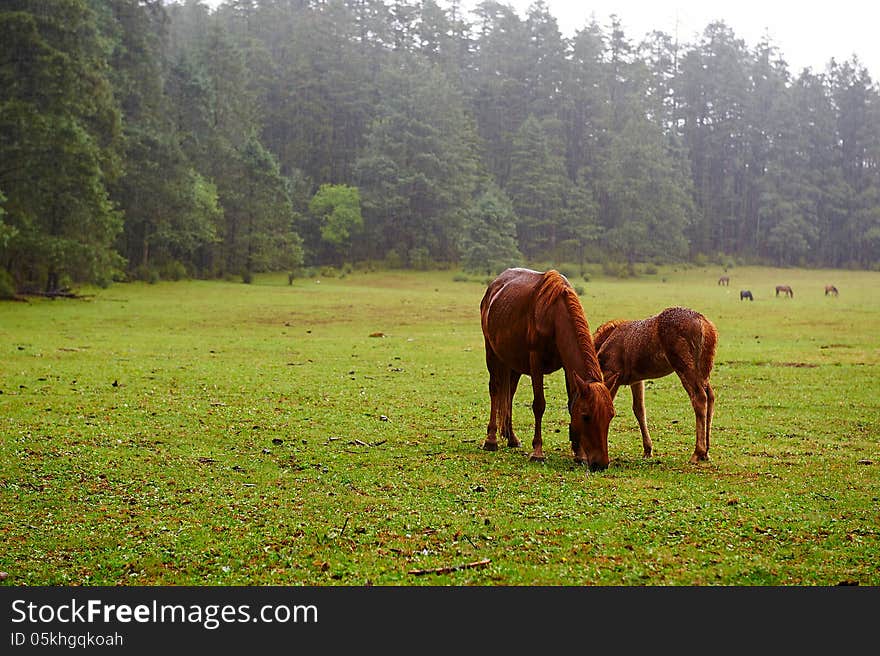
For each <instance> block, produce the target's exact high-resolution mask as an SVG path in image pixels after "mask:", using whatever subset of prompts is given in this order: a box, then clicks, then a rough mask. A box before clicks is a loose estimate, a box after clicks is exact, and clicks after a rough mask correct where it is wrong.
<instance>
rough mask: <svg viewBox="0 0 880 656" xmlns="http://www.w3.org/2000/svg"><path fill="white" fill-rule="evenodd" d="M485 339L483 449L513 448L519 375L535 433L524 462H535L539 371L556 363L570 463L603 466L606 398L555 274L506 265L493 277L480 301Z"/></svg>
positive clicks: (563, 283) (578, 310)
mask: <svg viewBox="0 0 880 656" xmlns="http://www.w3.org/2000/svg"><path fill="white" fill-rule="evenodd" d="M480 323H481V326H482V329H483V336H484V339H485V344H486V368H487V369H488V370H489V399H490V403H491V409H490V414H489V424H488V426H487V429H486V441H485V442H484V443H483V448H484V449H486V450H487V451H495V450H496V449H497V448H498V441H497V433H498V431H499V430H500V432H501V436H502V437H504V438H506V439H507V444H508V446H511V447H516V446H519V445H520V441H519V439H518V438H517V437H516V435H515V433H514V431H513V424H512V409H513V396H514V394H515V393H516V388H517V384H518V382H519V379H520V377H521V376H522V375H527V376H529V377H530V378H531V380H532V393H533V401H532V411H533V413H534V416H535V432H534V438H533V440H532V448H533V450H532V453H531V459H532V460H543V459H544V452H543V441H542V437H541V418H542V416H543V414H544V409H545V407H546V401H545V398H544V382H543V380H544V376H545V375H547V374H550V373H552V372H554V371H557V370H559V369H560V368H562V369H564V371H565V388H566V392H567V394H568V409H569V414H570V415H571V423H570V424H569V439H570V440H571V446H572V450H573V451H574V453H575V460H576V461H578V462H581V463H585V464H588V465H589V466H590V469H605V468H606V467H607V466H608V425H609V424H610V422H611V418H612V417H613V416H614V402H613V400H612V398H611V395H610V393H609V391H608V388H607V387H606V386H605V384H604V383H603V381H602V371H601V369H600V368H599V362H598V360H597V358H596V350H595V347H594V345H593V337H592V334H591V333H590V327H589V324H588V323H587V319H586V317H585V316H584V312H583V308H582V307H581V304H580V300H579V299H578V297H577V293H576V292H575V291H574V289H572V287H571V285H570V284H569V282H568V280H566V279H565V277H564V276H563V275H562V274H560V273H559V272H557V271H554V270H550V271H547V272H545V273H541V272H538V271H532V270H530V269H521V268H516V269H507V270H506V271H504V272H502V273H501V274H500V275H499V276H498V277H497V278H495V280H493V281H492V282H491V283H490V284H489V286H488V288H487V289H486V293H485V294H484V296H483V299H482V301H481V302H480Z"/></svg>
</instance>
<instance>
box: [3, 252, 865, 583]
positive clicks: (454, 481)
mask: <svg viewBox="0 0 880 656" xmlns="http://www.w3.org/2000/svg"><path fill="white" fill-rule="evenodd" d="M721 273H723V271H721V270H720V269H718V268H713V267H706V268H681V269H679V270H673V269H665V270H661V271H660V272H659V273H657V274H656V275H643V276H641V277H639V278H636V279H625V280H618V279H606V278H601V277H599V278H596V277H593V278H591V279H590V280H588V281H585V280H583V279H581V278H579V277H577V276H574V277H572V283H573V284H574V285H575V286H576V287H578V288H580V290H581V291H582V292H583V293H582V294H581V300H582V303H583V305H584V309H585V312H586V315H587V319H588V320H589V322H590V326H591V328H593V329H595V328H596V327H598V325H599V324H600V323H602V322H604V321H606V320H608V319H612V318H642V317H645V316H648V315H650V314H654V313H656V312H658V311H659V310H661V309H663V308H664V307H667V306H670V305H686V306H689V307H692V308H694V309H697V310H699V311H701V312H703V313H704V314H706V315H707V316H708V317H709V318H710V319H712V320H713V321H714V322H715V324H716V326H717V328H718V331H719V335H720V340H719V345H718V352H717V356H716V362H715V369H714V372H713V376H712V382H713V386H714V388H715V391H716V394H717V405H716V414H715V421H714V432H713V436H712V442H711V450H710V457H711V460H710V462H708V463H701V464H699V465H690V464H688V458H689V457H690V455H691V453H692V452H693V448H694V417H693V412H692V410H691V407H690V403H689V401H688V398H687V395H686V394H685V392H684V390H683V389H682V388H681V385H680V383H679V382H678V380H677V378H675V377H674V376H668V377H666V378H663V379H659V380H656V381H653V382H651V383H648V385H647V391H646V401H647V409H648V423H649V426H650V428H651V431H652V437H653V439H654V447H655V457H653V458H651V459H643V458H642V446H641V437H640V435H639V431H638V426H637V424H636V421H635V418H634V417H633V415H632V412H631V410H630V407H629V404H630V396H629V391H628V390H626V389H623V390H621V392H620V394H619V395H618V397H617V399H616V403H615V405H616V409H617V416H616V417H615V419H614V420H613V422H612V424H611V431H610V433H609V451H610V455H611V465H610V467H609V468H608V470H607V471H605V472H599V473H593V474H587V472H586V470H585V469H584V468H583V467H579V466H577V465H575V463H574V461H573V458H572V454H571V450H570V447H569V443H568V432H567V422H568V419H567V412H566V402H565V390H564V382H563V378H562V373H561V372H557V373H555V374H553V375H551V376H550V377H548V378H547V379H546V381H545V383H546V386H547V412H546V414H545V417H544V445H545V452H546V454H547V460H546V462H545V463H542V464H539V463H532V462H529V461H528V453H529V448H528V443H529V442H530V439H531V430H532V425H533V420H532V415H531V409H530V404H531V390H530V389H529V386H528V385H527V384H523V385H521V386H520V391H519V393H518V394H517V397H516V399H515V402H514V422H515V427H516V428H517V430H518V433H519V434H520V436H521V437H522V438H524V439H523V442H524V445H525V446H524V448H521V449H507V448H502V449H501V450H499V451H498V452H495V453H490V452H486V451H483V450H481V449H480V445H481V443H482V441H483V439H484V437H485V428H486V423H487V420H488V405H489V401H488V392H487V382H488V374H487V372H486V367H485V362H484V352H483V341H482V335H481V332H480V325H479V301H480V298H481V296H482V294H483V291H484V288H485V282H486V281H485V280H482V279H471V280H468V281H461V278H462V277H461V276H456V275H455V272H450V271H444V272H430V273H403V272H379V273H359V272H355V273H351V274H349V275H347V276H345V277H343V278H315V279H299V280H296V281H294V284H293V285H292V286H289V285H288V284H287V278H286V276H280V275H279V276H263V277H258V278H257V279H256V281H255V284H252V285H242V284H237V283H227V282H216V281H212V282H208V281H191V282H179V283H160V284H156V285H146V284H140V283H137V284H134V283H133V284H117V285H114V286H112V287H110V288H108V289H104V290H99V289H95V290H81V291H82V292H84V293H88V294H90V295H89V296H88V297H86V298H84V299H78V300H70V299H65V300H62V299H58V300H54V301H52V300H47V299H33V300H31V301H30V302H28V303H16V302H6V303H2V304H0V352H2V356H0V392H2V394H0V440H2V441H0V462H2V467H0V511H2V513H0V514H2V520H0V527H2V528H0V535H2V543H3V549H2V552H0V570H2V571H4V572H7V573H8V577H7V578H6V580H5V581H4V585H160V584H162V585H164V584H171V585H267V584H268V585H358V586H359V585H366V584H375V585H393V586H397V585H450V584H452V585H483V586H489V585H784V586H787V585H810V586H813V585H822V586H824V585H837V584H839V583H858V584H861V585H880V569H878V567H877V563H878V558H880V536H878V534H880V485H878V484H880V443H878V436H880V401H878V394H877V393H878V379H880V376H878V374H880V369H878V366H880V273H868V272H848V271H814V270H793V269H786V270H780V269H764V268H735V269H732V270H730V271H729V274H730V276H731V283H730V286H729V287H720V286H718V285H717V284H716V280H717V278H718V276H719V275H720V274H721ZM456 278H458V280H456ZM780 283H785V284H790V285H791V286H792V287H793V288H794V298H793V299H787V298H781V297H780V298H776V297H774V295H773V290H774V287H775V285H776V284H780ZM826 283H834V284H835V285H836V286H837V287H838V288H839V289H840V296H839V297H838V298H833V297H826V296H824V293H823V289H824V285H825V284H826ZM740 289H750V290H751V291H752V293H753V294H754V296H755V300H754V302H749V301H740V300H739V290H740ZM379 334H381V336H374V335H379ZM486 560H488V561H489V562H488V563H485V564H483V565H481V566H479V567H471V568H462V569H455V568H458V567H461V566H463V565H467V564H473V563H479V562H484V561H486ZM438 568H449V569H453V571H450V572H447V573H441V574H435V573H429V574H426V575H418V574H416V573H412V572H414V571H419V570H421V571H424V570H434V569H438Z"/></svg>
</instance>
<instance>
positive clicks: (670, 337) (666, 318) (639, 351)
mask: <svg viewBox="0 0 880 656" xmlns="http://www.w3.org/2000/svg"><path fill="white" fill-rule="evenodd" d="M593 341H594V343H595V345H596V348H597V349H598V352H597V355H598V358H599V365H600V366H601V367H602V374H603V375H604V377H605V384H606V385H607V386H608V389H609V391H610V392H611V398H614V396H615V395H616V394H617V390H618V388H619V387H620V386H621V385H629V386H630V389H631V391H632V408H633V412H634V413H635V416H636V419H637V420H638V422H639V429H640V430H641V432H642V447H643V449H644V456H645V457H646V458H647V457H649V456H651V454H652V453H653V449H654V445H653V443H652V442H651V436H650V435H649V434H648V424H647V421H646V420H645V382H644V381H645V380H648V379H652V378H662V377H663V376H666V375H668V374H671V373H672V372H673V371H674V372H675V373H676V374H677V375H678V378H679V380H681V384H682V385H683V386H684V389H685V390H686V391H687V393H688V396H689V397H690V399H691V405H692V406H693V408H694V414H695V416H696V429H697V430H696V433H697V443H696V447H695V448H694V454H693V455H692V456H691V459H690V461H691V463H696V462H698V461H700V460H708V459H709V433H710V429H711V426H712V416H713V414H714V412H715V392H714V391H713V390H712V386H711V385H710V384H709V375H710V374H711V373H712V364H713V363H714V361H715V345H716V343H717V342H718V332H717V331H716V330H715V325H714V324H713V323H712V322H711V321H709V319H707V318H706V317H704V316H703V315H702V314H700V313H699V312H696V311H694V310H690V309H688V308H683V307H672V308H666V309H665V310H663V311H662V312H661V313H660V314H657V315H654V316H653V317H648V318H647V319H642V320H641V321H621V320H617V321H608V322H606V323H604V324H602V325H601V326H599V328H598V330H596V333H595V334H594V335H593Z"/></svg>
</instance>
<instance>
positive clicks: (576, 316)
mask: <svg viewBox="0 0 880 656" xmlns="http://www.w3.org/2000/svg"><path fill="white" fill-rule="evenodd" d="M560 296H562V297H563V300H564V301H565V305H566V307H567V308H568V315H569V317H571V320H572V322H573V323H574V329H575V333H576V334H577V338H578V346H579V347H580V351H581V356H582V360H583V362H584V366H585V367H586V370H587V374H588V375H589V376H590V377H591V378H593V380H598V381H601V380H602V370H601V369H600V368H599V359H598V358H597V357H596V347H595V346H594V344H593V336H592V334H591V333H590V325H589V323H587V317H586V316H585V315H584V309H583V307H582V306H581V302H580V299H579V298H578V295H577V293H576V292H575V291H574V289H572V287H571V285H570V284H569V283H568V281H567V280H566V279H565V278H564V277H563V276H562V274H561V273H559V272H558V271H556V270H555V269H551V270H550V271H547V272H546V273H545V274H544V277H543V279H542V280H541V282H540V283H539V284H538V287H537V289H536V290H535V305H534V313H535V315H537V314H539V313H543V312H547V311H549V309H550V306H552V305H553V303H555V302H556V300H557V299H558V298H559V297H560Z"/></svg>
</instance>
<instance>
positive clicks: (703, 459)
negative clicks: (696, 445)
mask: <svg viewBox="0 0 880 656" xmlns="http://www.w3.org/2000/svg"><path fill="white" fill-rule="evenodd" d="M708 461H709V454H708V453H705V454H703V455H701V456H698V455H697V454H696V453H695V454H694V455H692V456H691V464H692V465H696V464H697V463H698V462H708Z"/></svg>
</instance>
